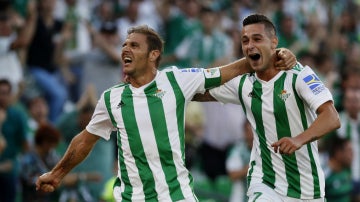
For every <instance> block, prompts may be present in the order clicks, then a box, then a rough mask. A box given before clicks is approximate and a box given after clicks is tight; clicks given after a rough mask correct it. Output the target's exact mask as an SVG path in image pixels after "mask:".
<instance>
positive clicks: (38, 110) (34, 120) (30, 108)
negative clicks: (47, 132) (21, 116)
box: [24, 95, 51, 146]
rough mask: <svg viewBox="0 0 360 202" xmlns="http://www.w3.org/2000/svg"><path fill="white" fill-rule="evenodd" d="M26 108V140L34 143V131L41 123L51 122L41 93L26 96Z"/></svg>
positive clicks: (31, 143)
mask: <svg viewBox="0 0 360 202" xmlns="http://www.w3.org/2000/svg"><path fill="white" fill-rule="evenodd" d="M26 99H27V100H26V101H24V102H25V104H26V110H27V112H28V121H27V123H28V127H29V128H28V135H27V137H28V141H29V143H30V145H32V146H33V145H34V138H35V131H36V130H37V129H38V128H39V126H40V125H42V124H51V123H50V120H49V116H48V115H49V107H48V104H47V102H46V100H45V98H44V97H43V96H42V95H34V96H32V97H28V98H26Z"/></svg>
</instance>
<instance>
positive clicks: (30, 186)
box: [20, 124, 61, 202]
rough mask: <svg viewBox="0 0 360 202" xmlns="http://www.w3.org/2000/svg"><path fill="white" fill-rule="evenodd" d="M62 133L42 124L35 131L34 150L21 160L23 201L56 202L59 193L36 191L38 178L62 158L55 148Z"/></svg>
mask: <svg viewBox="0 0 360 202" xmlns="http://www.w3.org/2000/svg"><path fill="white" fill-rule="evenodd" d="M60 138H61V135H60V132H59V131H58V130H56V128H54V127H53V126H51V125H49V124H42V125H40V126H39V128H38V129H37V130H36V131H35V138H34V143H35V145H34V148H33V149H32V150H31V151H29V152H28V153H26V154H25V155H23V156H22V158H21V175H20V177H21V185H22V201H24V202H29V201H41V202H47V201H48V202H50V201H56V200H57V198H58V194H59V193H58V191H56V192H53V193H43V192H37V191H35V181H36V178H37V177H38V176H39V175H41V174H42V173H44V172H47V171H49V170H51V168H53V167H54V166H55V164H56V163H57V162H58V161H59V159H60V157H59V155H58V154H57V153H56V151H55V148H56V146H57V145H58V143H59V142H60Z"/></svg>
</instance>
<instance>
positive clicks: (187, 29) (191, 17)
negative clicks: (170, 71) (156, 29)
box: [155, 0, 201, 68]
mask: <svg viewBox="0 0 360 202" xmlns="http://www.w3.org/2000/svg"><path fill="white" fill-rule="evenodd" d="M155 2H157V4H156V5H157V9H158V12H159V13H160V16H161V18H162V21H163V25H162V27H163V35H164V36H163V38H164V41H165V44H164V57H163V59H162V61H161V67H162V68H164V67H167V66H168V65H170V64H171V65H176V66H178V67H180V68H181V67H188V66H189V61H188V60H187V59H188V58H185V59H180V58H177V57H176V55H175V50H176V49H177V47H178V46H179V45H180V43H181V42H182V41H183V40H184V39H185V38H187V37H190V36H192V35H193V33H194V32H195V31H197V30H200V29H201V22H200V19H199V14H200V9H201V4H200V3H199V2H198V1H197V0H185V1H175V2H176V3H177V4H175V5H174V4H171V0H166V1H165V2H162V1H155Z"/></svg>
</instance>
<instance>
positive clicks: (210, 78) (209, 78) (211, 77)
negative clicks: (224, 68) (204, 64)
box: [204, 68, 221, 89]
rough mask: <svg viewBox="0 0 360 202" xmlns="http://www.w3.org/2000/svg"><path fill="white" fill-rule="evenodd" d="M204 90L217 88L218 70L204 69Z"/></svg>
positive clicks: (219, 76)
mask: <svg viewBox="0 0 360 202" xmlns="http://www.w3.org/2000/svg"><path fill="white" fill-rule="evenodd" d="M204 76H205V89H209V88H214V87H218V86H220V84H221V73H220V69H219V68H210V69H204Z"/></svg>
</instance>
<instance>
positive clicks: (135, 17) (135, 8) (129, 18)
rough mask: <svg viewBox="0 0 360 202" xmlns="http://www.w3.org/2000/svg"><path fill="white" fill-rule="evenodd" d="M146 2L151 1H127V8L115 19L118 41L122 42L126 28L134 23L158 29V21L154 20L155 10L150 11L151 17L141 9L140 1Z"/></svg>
mask: <svg viewBox="0 0 360 202" xmlns="http://www.w3.org/2000/svg"><path fill="white" fill-rule="evenodd" d="M144 2H147V3H149V2H150V3H151V2H152V1H149V2H148V1H144V0H131V1H128V5H127V8H126V10H125V15H123V16H121V17H119V18H118V19H117V22H116V23H117V27H118V34H119V36H120V41H122V42H124V41H125V39H126V36H127V30H128V28H129V27H132V26H136V25H143V24H145V25H148V26H149V27H151V28H153V29H154V30H156V31H158V30H159V25H158V24H157V23H158V22H157V21H156V20H155V18H156V12H153V13H152V17H149V16H147V15H144V14H143V13H141V12H142V10H141V8H144V7H141V6H142V3H144Z"/></svg>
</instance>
